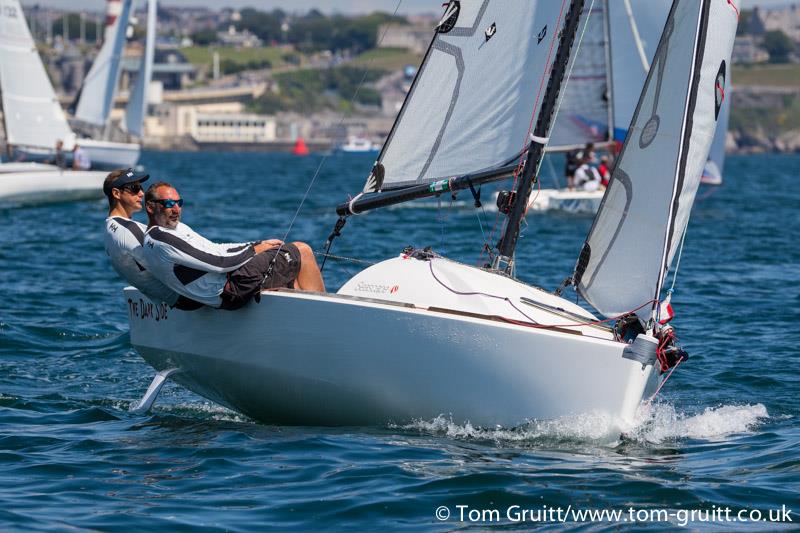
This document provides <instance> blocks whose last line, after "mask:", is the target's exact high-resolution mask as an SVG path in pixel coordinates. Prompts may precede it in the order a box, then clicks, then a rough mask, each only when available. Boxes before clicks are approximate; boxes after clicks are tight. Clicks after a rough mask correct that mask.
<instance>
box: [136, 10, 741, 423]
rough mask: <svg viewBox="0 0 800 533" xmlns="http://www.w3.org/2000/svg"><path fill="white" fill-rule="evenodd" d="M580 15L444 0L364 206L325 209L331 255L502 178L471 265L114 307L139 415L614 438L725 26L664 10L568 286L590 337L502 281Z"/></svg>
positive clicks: (426, 266) (507, 277)
mask: <svg viewBox="0 0 800 533" xmlns="http://www.w3.org/2000/svg"><path fill="white" fill-rule="evenodd" d="M583 7H584V1H583V0H572V1H567V0H562V1H560V2H554V1H550V0H548V1H538V2H536V1H530V0H517V1H510V0H504V1H491V0H483V1H482V2H470V3H467V2H459V1H457V0H451V1H450V2H449V3H448V4H447V6H446V11H445V13H444V15H443V17H442V19H441V21H440V22H439V24H438V25H437V27H436V30H435V35H434V38H433V40H432V43H431V45H430V47H429V49H428V51H427V53H426V55H425V59H424V60H423V63H422V66H421V67H420V69H419V72H418V73H417V77H416V78H415V80H414V82H413V84H412V87H411V90H410V92H409V94H408V96H407V98H406V101H405V103H404V105H403V107H402V109H401V111H400V113H399V115H398V117H397V120H396V122H395V124H394V126H393V128H392V130H391V133H390V135H389V137H388V139H387V142H386V143H385V144H384V146H383V148H382V150H381V153H380V155H379V157H378V160H377V162H376V163H375V165H374V167H373V168H372V171H371V172H370V173H369V176H368V177H367V180H366V184H365V186H364V189H363V190H362V191H361V193H359V194H358V195H357V196H355V197H354V198H352V199H351V200H349V201H346V202H344V203H342V204H340V205H339V206H337V213H338V214H339V216H340V217H341V218H340V220H339V222H338V223H337V225H336V229H335V231H334V234H332V235H335V234H337V233H341V230H342V229H343V227H344V225H345V222H346V221H347V220H348V219H350V218H352V217H353V216H355V215H358V214H361V213H364V212H366V211H368V210H371V209H375V208H380V207H385V206H388V205H392V204H396V203H400V202H407V201H410V200H413V199H415V198H421V197H429V196H433V195H436V194H438V193H441V192H447V191H452V190H462V189H464V190H466V189H471V188H474V187H475V186H477V185H480V184H482V183H487V182H492V181H498V180H501V179H507V178H509V177H513V178H514V181H515V187H514V190H513V192H512V194H511V195H512V196H513V197H514V198H515V199H514V201H513V202H512V206H511V209H510V211H509V215H508V218H507V220H506V224H505V229H504V233H503V237H502V239H501V241H500V242H499V244H498V247H497V250H496V254H495V256H494V258H493V261H492V263H491V265H490V266H487V267H486V268H476V267H472V266H467V265H464V264H460V263H458V262H455V261H452V260H449V259H447V258H445V257H442V256H440V255H439V254H437V253H435V252H434V251H432V250H430V249H405V250H403V251H402V253H400V254H399V255H398V256H397V257H394V258H390V259H387V260H385V261H382V262H380V263H377V264H375V265H373V266H370V267H369V268H367V269H365V270H363V271H361V272H359V273H358V274H356V275H355V276H354V277H353V278H351V279H350V280H349V281H347V282H346V283H345V284H344V285H343V286H342V287H341V288H340V289H339V290H338V292H337V293H335V294H320V293H310V292H300V291H294V290H289V289H279V290H271V291H264V292H262V294H261V301H260V303H255V302H252V303H250V304H248V305H247V306H245V307H244V308H242V309H241V310H238V311H235V312H228V311H222V310H217V309H211V308H203V309H200V310H197V311H194V312H184V311H179V310H175V309H168V308H167V307H166V306H165V305H164V304H159V303H155V302H150V301H149V300H147V298H145V297H144V296H143V295H142V294H141V293H140V292H139V291H137V290H136V289H134V288H132V287H128V288H126V289H125V296H126V299H127V303H128V310H129V319H130V338H131V343H132V344H133V346H134V347H135V348H136V350H137V351H138V352H139V353H140V354H141V356H142V357H143V358H144V359H145V360H146V361H147V362H148V363H150V364H151V365H152V366H153V367H154V368H155V369H156V370H157V371H158V373H157V375H156V378H155V379H154V380H153V383H152V384H151V387H150V388H149V389H148V392H147V393H146V394H145V396H144V397H143V398H142V401H141V402H140V403H139V405H138V406H137V408H138V409H139V410H144V409H147V408H148V407H149V406H151V405H152V402H153V401H154V400H155V398H156V396H157V394H158V390H159V389H160V387H161V385H163V383H164V381H165V380H166V379H172V380H174V381H176V382H177V383H180V384H182V385H184V386H186V387H188V388H189V389H191V390H193V391H195V392H197V393H199V394H200V395H202V396H204V397H206V398H208V399H210V400H212V401H214V402H217V403H220V404H222V405H225V406H227V407H230V408H233V409H236V410H238V411H241V412H243V413H245V414H247V415H249V416H251V417H253V418H255V419H258V420H262V421H265V422H275V423H287V424H324V425H342V424H384V423H387V422H396V423H400V422H403V421H409V420H413V419H430V418H433V417H436V416H438V415H440V414H444V415H446V416H449V417H451V418H452V420H453V421H454V422H455V423H463V422H466V421H469V422H471V423H472V424H475V425H480V426H489V427H494V426H496V425H501V426H506V427H512V426H517V425H520V424H524V423H526V422H527V421H530V420H532V419H553V418H558V417H562V416H569V415H576V414H580V413H602V414H605V415H607V416H609V417H612V418H613V419H614V420H618V421H620V422H619V423H620V424H624V423H626V422H627V423H629V422H630V421H631V420H632V419H633V417H634V414H635V412H636V410H637V408H638V406H639V405H640V404H641V402H642V400H643V399H645V398H647V397H649V395H651V394H652V393H653V392H654V390H655V389H656V387H657V384H658V381H659V375H660V374H661V373H662V372H663V371H665V370H667V369H669V368H670V367H671V366H673V365H675V364H677V363H678V362H679V361H680V360H681V359H682V358H683V357H685V353H683V352H682V351H681V350H680V349H679V348H678V346H677V345H676V344H675V342H674V332H673V330H672V328H671V327H670V326H669V324H668V320H669V316H667V313H666V311H662V309H663V308H664V307H665V306H664V305H662V304H666V303H667V302H665V301H664V297H663V296H662V284H663V282H664V278H665V276H666V274H667V273H668V271H669V268H670V264H671V261H672V257H673V255H674V253H675V250H676V249H677V246H678V244H679V242H681V236H682V235H683V232H684V230H685V228H686V223H687V221H688V216H689V210H690V208H691V205H692V200H693V197H694V194H695V192H696V190H697V185H698V182H699V178H700V173H701V171H702V167H703V164H704V162H705V160H706V157H707V154H708V151H709V147H710V145H711V140H712V138H713V136H714V130H715V127H716V119H717V114H718V110H719V106H720V103H721V101H722V95H723V92H722V91H723V90H724V88H725V87H726V80H727V79H728V74H729V65H730V53H731V49H732V46H733V38H734V34H735V31H736V24H737V13H736V12H735V11H734V9H733V8H732V3H731V2H730V0H701V1H698V0H675V1H674V3H673V5H672V8H671V11H670V13H669V16H668V17H667V21H666V25H665V29H664V33H663V35H662V38H661V41H660V43H659V46H658V50H657V52H656V54H655V60H654V67H653V68H651V69H650V73H649V74H648V77H647V80H646V82H645V84H644V88H643V91H642V93H641V97H640V99H639V104H638V106H637V109H636V112H635V113H634V116H633V120H632V123H631V130H630V131H631V134H630V135H628V138H627V139H626V142H625V144H624V146H623V148H622V152H621V154H620V157H619V160H618V163H617V165H616V168H615V170H614V173H613V175H612V178H611V182H610V184H609V188H608V192H607V194H606V197H605V199H604V201H603V204H602V205H601V207H600V210H599V212H598V214H597V216H596V218H595V223H594V225H593V226H592V229H591V231H590V233H589V235H588V237H587V239H586V243H585V245H584V246H583V248H582V250H581V251H580V254H579V256H578V260H577V263H576V267H575V270H574V272H573V273H572V276H571V280H572V284H573V285H574V286H575V287H576V289H577V293H578V295H580V296H581V297H582V298H584V300H586V302H588V304H590V305H591V306H592V307H593V308H594V309H596V310H597V312H598V313H599V314H600V315H603V317H605V318H600V317H598V316H595V315H594V314H593V313H590V312H588V311H587V310H585V309H584V308H583V307H581V306H579V305H577V304H576V303H572V302H571V301H569V300H567V299H565V298H562V297H560V296H559V295H557V294H554V293H551V292H549V291H545V290H544V289H541V288H537V287H534V286H531V285H527V284H525V283H522V282H521V281H520V280H518V279H517V278H516V277H515V276H514V273H515V269H518V268H519V266H518V265H517V264H516V261H515V253H514V251H515V248H516V246H517V243H518V241H519V231H520V223H521V221H522V219H523V216H524V213H525V208H526V206H527V202H528V197H529V195H530V193H531V189H532V187H533V185H534V183H535V181H536V179H537V174H538V172H539V167H540V165H541V161H542V157H543V155H544V151H545V147H546V145H547V142H548V137H549V135H550V132H551V130H552V127H551V126H552V122H553V115H554V112H555V108H556V103H557V101H558V94H559V92H560V90H561V89H562V87H563V85H564V83H565V81H566V80H565V73H566V71H567V64H568V62H569V60H570V57H571V56H572V55H573V54H574V53H575V35H576V33H577V31H578V29H579V27H580V20H581V13H582V11H583ZM710 21H713V33H712V32H711V31H710ZM523 36H524V38H521V37H523ZM606 323H613V326H611V327H609V326H607V325H605V324H606ZM673 368H674V366H673Z"/></svg>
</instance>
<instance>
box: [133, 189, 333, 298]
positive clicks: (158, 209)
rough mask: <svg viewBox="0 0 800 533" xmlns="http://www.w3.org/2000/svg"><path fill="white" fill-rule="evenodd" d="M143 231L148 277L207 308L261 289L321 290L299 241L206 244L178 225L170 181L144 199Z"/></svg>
mask: <svg viewBox="0 0 800 533" xmlns="http://www.w3.org/2000/svg"><path fill="white" fill-rule="evenodd" d="M145 205H146V207H147V217H148V229H147V232H146V233H145V239H144V247H143V255H144V257H145V260H146V261H147V264H148V268H150V269H151V271H152V272H153V275H155V276H156V277H157V278H158V279H160V280H161V281H163V282H164V283H165V284H166V285H167V286H169V287H170V288H171V289H172V290H174V291H175V292H177V293H179V294H181V295H183V296H186V297H187V298H191V299H192V300H194V301H197V302H201V303H203V304H205V305H208V306H211V307H217V308H221V309H228V310H233V309H238V308H240V307H242V306H243V305H245V304H246V303H247V302H249V301H250V299H251V298H253V297H255V298H256V300H258V298H259V297H260V293H261V290H262V289H265V288H266V289H269V288H277V287H287V288H294V289H300V290H307V291H316V292H324V291H325V283H324V282H323V280H322V274H321V273H320V271H319V267H318V266H317V262H316V259H315V258H314V252H313V250H312V249H311V247H310V246H309V245H307V244H306V243H303V242H294V243H284V242H283V241H281V240H279V239H268V240H263V241H258V242H253V243H228V244H220V243H215V242H212V241H209V240H208V239H206V238H205V237H203V236H202V235H200V234H198V233H196V232H195V231H194V230H192V228H190V227H189V226H187V225H186V224H184V223H183V222H181V212H182V209H181V208H182V207H183V198H181V196H180V195H179V194H178V191H177V190H175V188H174V187H173V186H172V185H170V184H169V183H165V182H159V183H154V184H153V185H151V186H150V187H149V188H148V189H147V194H146V195H145Z"/></svg>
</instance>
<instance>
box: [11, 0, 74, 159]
mask: <svg viewBox="0 0 800 533" xmlns="http://www.w3.org/2000/svg"><path fill="white" fill-rule="evenodd" d="M0 84H2V91H3V116H4V117H5V126H6V140H7V142H8V144H10V145H14V146H31V147H45V148H48V149H53V148H54V146H55V143H56V141H57V140H59V139H60V140H63V141H65V144H66V145H67V146H70V145H71V144H72V138H73V135H72V130H71V129H70V128H69V125H68V124H67V119H66V117H65V116H64V111H63V110H62V109H61V105H60V104H59V103H58V99H56V95H55V92H54V91H53V86H52V85H51V83H50V79H49V78H48V77H47V72H46V71H45V69H44V65H43V64H42V60H41V58H40V57H39V53H38V52H37V50H36V45H35V44H34V42H33V38H32V37H31V33H30V31H29V30H28V25H27V23H26V22H25V15H24V14H23V12H22V8H21V7H20V4H19V1H18V0H0Z"/></svg>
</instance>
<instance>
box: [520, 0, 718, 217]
mask: <svg viewBox="0 0 800 533" xmlns="http://www.w3.org/2000/svg"><path fill="white" fill-rule="evenodd" d="M670 6H671V1H668V0H596V1H595V2H594V4H593V7H592V12H591V17H590V19H589V22H588V23H587V26H586V31H585V32H584V36H583V43H582V46H581V50H580V52H579V53H578V55H577V56H576V58H575V61H574V65H573V72H572V75H571V76H570V84H569V86H568V88H567V91H566V93H565V95H564V98H563V100H562V102H561V107H560V110H559V117H558V119H557V121H556V125H555V127H554V133H553V135H552V136H551V145H550V146H549V147H548V152H565V151H567V150H575V149H581V148H583V147H584V146H585V145H586V144H588V143H594V144H595V147H596V148H601V147H613V145H614V144H617V145H621V144H622V143H623V142H624V141H625V137H626V135H627V131H628V130H627V127H628V125H629V124H630V121H631V118H632V116H633V111H634V109H635V105H636V102H637V101H638V96H639V91H640V90H641V88H642V85H643V84H644V81H645V78H646V76H647V73H648V71H649V70H650V63H651V62H652V60H653V57H654V55H655V51H656V46H657V45H658V38H657V36H658V35H660V31H661V29H662V28H663V27H664V22H665V21H666V18H667V15H668V14H669V10H670ZM723 106H724V107H723V110H722V112H723V118H722V119H721V120H720V122H719V128H718V129H717V132H716V134H715V137H714V144H713V147H712V150H711V154H710V156H709V160H708V163H707V165H706V168H705V170H704V172H703V179H702V183H704V184H709V185H719V184H721V183H722V168H723V165H724V161H725V137H726V135H727V131H728V113H729V111H730V98H726V99H725V101H724V103H723ZM553 178H554V179H555V180H556V182H558V177H556V176H553ZM603 194H604V191H603V190H596V191H584V190H569V189H566V188H559V187H556V188H542V189H541V190H539V191H537V192H535V193H534V194H533V195H532V196H531V202H530V206H529V209H531V210H533V211H549V210H559V211H565V212H571V213H591V214H593V213H596V212H597V209H598V207H599V206H600V202H601V200H602V198H603Z"/></svg>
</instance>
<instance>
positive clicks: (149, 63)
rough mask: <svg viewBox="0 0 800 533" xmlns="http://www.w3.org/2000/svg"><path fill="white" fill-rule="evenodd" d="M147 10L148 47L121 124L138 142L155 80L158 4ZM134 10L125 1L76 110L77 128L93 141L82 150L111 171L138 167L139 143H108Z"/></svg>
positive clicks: (150, 0) (83, 143)
mask: <svg viewBox="0 0 800 533" xmlns="http://www.w3.org/2000/svg"><path fill="white" fill-rule="evenodd" d="M147 6H148V10H147V34H146V38H145V47H144V51H143V53H142V59H141V62H140V66H139V72H138V74H137V76H136V82H135V84H134V87H133V89H132V90H131V94H130V98H129V100H128V106H127V108H126V112H125V121H124V123H123V124H122V130H123V131H125V132H127V134H128V135H129V136H133V137H135V138H141V136H142V134H143V131H142V125H143V122H144V117H145V116H146V114H147V88H148V87H149V85H150V80H151V79H152V72H153V57H154V54H155V34H156V12H157V11H156V0H147ZM132 10H133V0H123V1H122V6H121V11H120V13H119V15H118V16H117V18H116V20H115V21H114V24H113V25H112V26H111V27H110V28H109V29H108V31H107V32H106V41H105V42H104V43H103V46H102V48H101V49H100V52H99V53H98V55H97V58H96V59H95V61H94V63H93V64H92V67H91V69H90V70H89V74H88V75H87V76H86V79H85V80H84V83H83V86H82V87H81V91H80V97H79V99H78V103H77V107H76V110H75V120H74V124H75V126H76V128H77V129H78V130H79V131H82V132H84V133H87V134H89V135H90V138H87V139H82V140H81V146H82V147H84V149H86V150H87V151H88V152H89V154H90V156H91V159H92V161H98V162H99V164H100V165H102V166H103V167H108V168H124V167H132V166H135V165H136V162H137V161H138V160H139V153H140V151H141V145H140V143H139V142H126V143H119V142H116V143H115V142H110V141H109V140H108V139H109V138H110V137H111V136H112V135H111V128H112V125H111V123H110V115H111V109H112V108H113V103H114V99H115V98H116V95H117V89H118V86H119V77H120V73H121V70H122V52H123V50H124V48H125V42H126V32H127V29H128V23H129V21H130V17H131V13H132Z"/></svg>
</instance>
